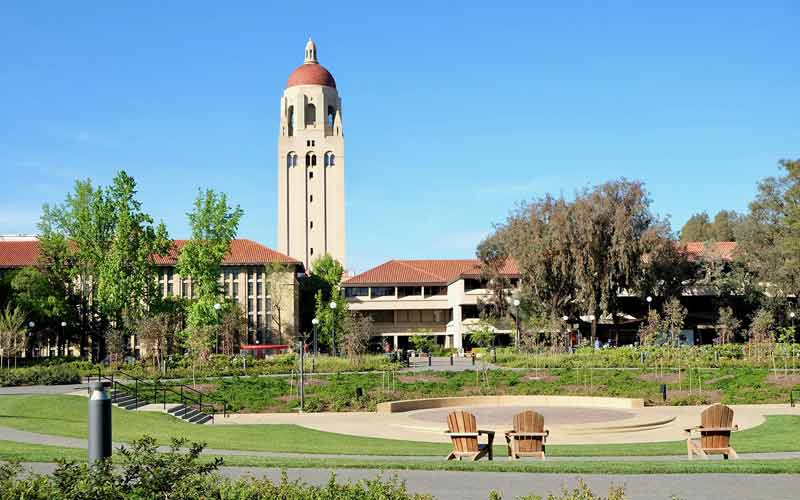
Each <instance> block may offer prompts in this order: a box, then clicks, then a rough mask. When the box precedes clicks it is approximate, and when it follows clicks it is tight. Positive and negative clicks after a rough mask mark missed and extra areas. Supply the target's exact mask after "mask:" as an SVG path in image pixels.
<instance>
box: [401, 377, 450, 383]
mask: <svg viewBox="0 0 800 500" xmlns="http://www.w3.org/2000/svg"><path fill="white" fill-rule="evenodd" d="M397 380H399V381H400V382H402V383H404V384H413V383H415V382H442V381H443V380H444V378H443V377H442V376H441V375H398V376H397Z"/></svg>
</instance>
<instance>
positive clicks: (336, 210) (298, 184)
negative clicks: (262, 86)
mask: <svg viewBox="0 0 800 500" xmlns="http://www.w3.org/2000/svg"><path fill="white" fill-rule="evenodd" d="M278 251H279V252H282V253H285V254H286V255H289V256H291V257H294V258H295V259H297V260H300V261H302V262H303V264H305V266H306V269H309V268H310V266H311V263H312V262H314V261H315V260H316V259H318V258H319V257H321V256H323V255H325V254H326V253H329V254H331V256H333V258H335V259H336V260H338V261H339V262H341V263H342V265H345V208H344V133H343V131H342V100H341V98H340V97H339V93H338V92H337V90H336V81H335V80H334V79H333V75H331V74H330V73H329V72H328V70H326V69H325V68H323V67H322V66H321V65H320V64H319V62H318V61H317V47H316V45H315V44H314V42H313V41H312V40H311V39H309V40H308V43H307V44H306V51H305V62H304V63H303V64H302V65H301V66H299V67H298V68H297V69H295V70H294V71H293V72H292V74H291V75H290V76H289V80H288V81H287V82H286V90H284V91H283V97H282V98H281V127H280V137H279V138H278Z"/></svg>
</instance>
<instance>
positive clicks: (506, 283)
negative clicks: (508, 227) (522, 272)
mask: <svg viewBox="0 0 800 500" xmlns="http://www.w3.org/2000/svg"><path fill="white" fill-rule="evenodd" d="M476 254H477V256H478V259H479V260H480V261H481V277H482V278H483V279H484V280H485V281H486V283H487V285H486V286H487V288H488V290H489V296H488V298H487V299H486V300H484V301H483V302H482V303H481V305H482V306H483V312H484V313H485V314H486V315H488V316H490V317H493V318H505V317H506V315H507V313H508V301H509V300H511V295H510V294H508V293H507V290H509V289H510V288H511V281H510V280H509V279H508V278H507V273H505V272H504V271H505V267H506V266H507V264H508V259H509V256H508V252H507V251H506V248H505V242H504V241H503V234H502V233H501V232H498V233H495V234H492V235H490V236H489V237H487V238H486V239H484V240H483V241H482V242H481V243H480V244H479V245H478V249H477V252H476Z"/></svg>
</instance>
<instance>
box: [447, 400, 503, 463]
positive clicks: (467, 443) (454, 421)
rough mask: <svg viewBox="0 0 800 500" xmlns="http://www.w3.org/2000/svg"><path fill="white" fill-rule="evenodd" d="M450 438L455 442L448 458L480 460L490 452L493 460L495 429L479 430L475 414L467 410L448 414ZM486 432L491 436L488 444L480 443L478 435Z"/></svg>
mask: <svg viewBox="0 0 800 500" xmlns="http://www.w3.org/2000/svg"><path fill="white" fill-rule="evenodd" d="M445 432H446V433H447V434H449V435H450V440H451V441H452V442H453V451H451V452H450V454H449V455H447V460H453V459H455V458H457V459H459V460H461V459H462V458H469V459H470V460H478V459H480V458H481V457H483V456H485V455H487V454H488V456H489V460H492V444H493V443H494V431H482V430H478V425H477V424H476V423H475V415H473V414H472V413H467V412H465V411H454V412H453V413H451V414H449V415H448V416H447V430H446V431H445ZM481 434H486V436H487V437H488V438H489V443H488V444H479V443H478V436H480V435H481Z"/></svg>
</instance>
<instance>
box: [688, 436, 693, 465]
mask: <svg viewBox="0 0 800 500" xmlns="http://www.w3.org/2000/svg"><path fill="white" fill-rule="evenodd" d="M686 453H687V455H689V460H694V453H692V440H691V439H687V440H686Z"/></svg>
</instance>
